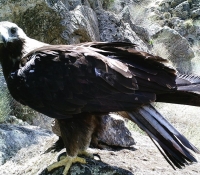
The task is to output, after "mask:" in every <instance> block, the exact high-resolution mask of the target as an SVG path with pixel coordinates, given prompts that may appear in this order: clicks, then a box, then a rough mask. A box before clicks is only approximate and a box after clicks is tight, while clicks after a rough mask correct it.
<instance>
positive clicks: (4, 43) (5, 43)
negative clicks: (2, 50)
mask: <svg viewBox="0 0 200 175" xmlns="http://www.w3.org/2000/svg"><path fill="white" fill-rule="evenodd" d="M2 41H3V45H4V47H6V46H7V42H8V40H7V38H5V37H4V36H2Z"/></svg>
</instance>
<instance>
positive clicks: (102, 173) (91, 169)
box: [38, 157, 133, 175]
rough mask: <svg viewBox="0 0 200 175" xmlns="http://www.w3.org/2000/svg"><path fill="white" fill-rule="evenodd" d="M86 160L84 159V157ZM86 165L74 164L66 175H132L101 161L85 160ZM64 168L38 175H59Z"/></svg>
mask: <svg viewBox="0 0 200 175" xmlns="http://www.w3.org/2000/svg"><path fill="white" fill-rule="evenodd" d="M85 158H86V157H85ZM86 161H87V165H83V164H78V163H76V164H74V165H73V166H72V167H71V168H70V170H69V172H68V175H116V174H117V175H133V173H131V172H130V171H127V170H125V169H122V168H118V167H116V166H111V165H109V164H106V163H103V162H101V161H97V160H92V159H89V158H86ZM63 170H64V167H62V168H59V169H57V170H53V171H52V172H51V173H49V172H48V171H47V170H46V169H45V170H43V171H42V172H41V173H39V174H38V175H49V174H51V175H61V174H62V173H63Z"/></svg>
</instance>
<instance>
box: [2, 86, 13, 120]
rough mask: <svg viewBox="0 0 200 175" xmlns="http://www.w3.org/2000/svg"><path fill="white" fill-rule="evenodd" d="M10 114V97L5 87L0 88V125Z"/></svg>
mask: <svg viewBox="0 0 200 175" xmlns="http://www.w3.org/2000/svg"><path fill="white" fill-rule="evenodd" d="M10 112H11V108H10V95H9V93H8V89H7V88H6V87H2V86H1V87H0V123H3V122H4V121H5V120H6V119H7V117H8V116H9V114H10Z"/></svg>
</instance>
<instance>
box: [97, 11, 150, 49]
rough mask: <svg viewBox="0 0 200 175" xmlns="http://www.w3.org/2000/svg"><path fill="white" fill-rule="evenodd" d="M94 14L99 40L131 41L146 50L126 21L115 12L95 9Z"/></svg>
mask: <svg viewBox="0 0 200 175" xmlns="http://www.w3.org/2000/svg"><path fill="white" fill-rule="evenodd" d="M96 14H97V19H98V23H99V33H100V40H101V41H109V42H113V41H124V42H132V43H135V44H137V45H138V49H140V50H143V51H148V48H147V46H146V45H145V43H144V42H143V41H142V40H141V39H140V38H139V37H138V36H137V34H136V33H135V32H134V31H132V29H131V27H130V25H129V24H128V23H124V22H123V20H121V19H119V18H118V17H117V16H116V15H115V14H113V13H111V12H108V11H105V10H102V9H101V10H97V11H96Z"/></svg>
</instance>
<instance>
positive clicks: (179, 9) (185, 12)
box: [172, 1, 190, 19]
mask: <svg viewBox="0 0 200 175" xmlns="http://www.w3.org/2000/svg"><path fill="white" fill-rule="evenodd" d="M172 13H173V16H177V17H179V18H181V19H187V18H188V17H189V15H190V5H189V3H188V1H184V2H182V3H181V4H179V5H177V6H176V7H175V8H174V10H173V11H172Z"/></svg>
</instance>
